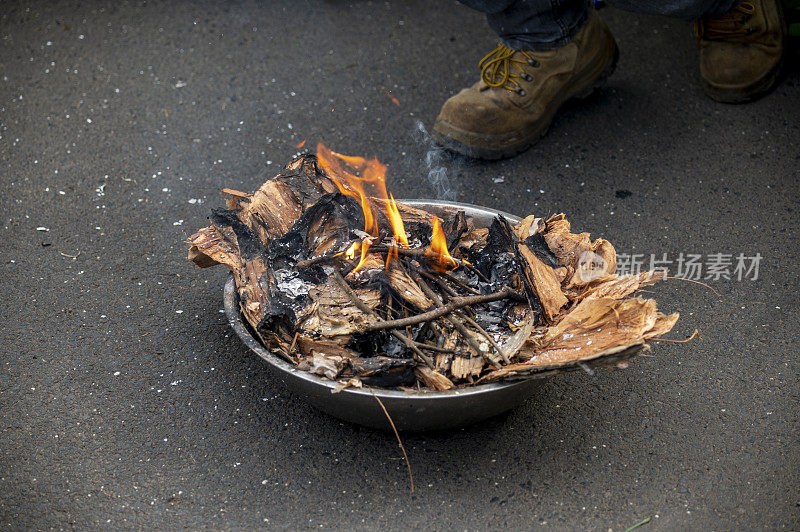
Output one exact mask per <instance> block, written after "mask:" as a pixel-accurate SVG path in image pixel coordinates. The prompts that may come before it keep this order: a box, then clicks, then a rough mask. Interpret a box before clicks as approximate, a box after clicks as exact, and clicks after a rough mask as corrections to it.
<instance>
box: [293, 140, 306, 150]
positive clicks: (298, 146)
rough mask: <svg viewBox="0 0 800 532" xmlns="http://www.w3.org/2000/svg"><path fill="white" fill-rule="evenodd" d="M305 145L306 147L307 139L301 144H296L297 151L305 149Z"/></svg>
mask: <svg viewBox="0 0 800 532" xmlns="http://www.w3.org/2000/svg"><path fill="white" fill-rule="evenodd" d="M305 145H306V139H303V140H302V141H301V142H300V144H295V146H294V147H295V148H297V149H298V150H299V149H300V148H302V147H303V146H305Z"/></svg>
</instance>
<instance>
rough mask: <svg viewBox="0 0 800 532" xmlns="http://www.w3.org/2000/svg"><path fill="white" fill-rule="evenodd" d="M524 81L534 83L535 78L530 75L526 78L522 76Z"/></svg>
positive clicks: (526, 75)
mask: <svg viewBox="0 0 800 532" xmlns="http://www.w3.org/2000/svg"><path fill="white" fill-rule="evenodd" d="M522 79H524V80H525V81H533V76H531V75H530V74H525V75H524V76H522Z"/></svg>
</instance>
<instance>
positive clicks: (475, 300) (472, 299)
mask: <svg viewBox="0 0 800 532" xmlns="http://www.w3.org/2000/svg"><path fill="white" fill-rule="evenodd" d="M509 297H520V294H518V293H517V292H515V291H514V290H512V289H511V288H508V287H505V288H503V289H502V290H500V291H499V292H493V293H491V294H486V295H480V296H465V297H456V298H453V299H451V300H450V301H449V302H448V303H447V304H446V305H444V306H442V307H439V308H435V309H433V310H429V311H428V312H423V313H422V314H417V315H416V316H409V317H408V318H401V319H398V320H387V321H382V322H378V323H373V324H372V325H367V326H365V327H364V328H363V331H364V332H370V331H379V330H381V329H394V328H397V327H405V326H406V325H416V324H418V323H422V322H425V321H431V320H435V319H436V318H441V317H442V316H444V315H446V314H450V313H451V312H453V311H454V310H458V309H460V308H464V307H469V306H471V305H482V304H484V303H491V302H492V301H499V300H501V299H506V298H509Z"/></svg>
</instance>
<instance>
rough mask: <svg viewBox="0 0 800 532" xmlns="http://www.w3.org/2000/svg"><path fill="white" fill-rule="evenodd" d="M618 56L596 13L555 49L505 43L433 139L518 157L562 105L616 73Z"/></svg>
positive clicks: (450, 108) (477, 152)
mask: <svg viewBox="0 0 800 532" xmlns="http://www.w3.org/2000/svg"><path fill="white" fill-rule="evenodd" d="M617 56H618V51H617V44H616V42H614V37H613V36H612V35H611V31H610V30H609V29H608V26H606V24H605V22H603V20H602V19H601V18H600V17H599V16H598V15H597V13H596V12H594V11H593V12H592V14H591V16H590V17H589V21H588V22H587V23H586V25H585V26H584V27H583V29H581V31H580V32H578V34H577V35H576V36H575V37H574V38H573V39H572V40H571V41H570V42H569V43H568V44H567V45H565V46H563V47H561V48H558V49H556V50H550V51H547V52H532V51H523V50H512V49H510V48H508V47H506V46H504V45H502V44H501V45H499V46H498V47H497V48H495V50H494V51H492V52H491V53H490V54H489V55H487V56H486V57H484V58H483V59H482V60H481V61H480V63H479V66H480V68H481V81H479V82H478V83H476V84H475V85H473V86H472V87H469V88H467V89H464V90H462V91H461V92H459V93H458V94H456V95H455V96H453V97H452V98H450V99H449V100H447V101H446V102H445V104H444V106H443V107H442V110H441V111H440V112H439V117H438V118H437V119H436V123H435V124H434V126H433V137H434V139H435V140H436V142H437V143H439V144H441V145H442V146H444V147H446V148H448V149H450V150H453V151H455V152H458V153H462V154H464V155H468V156H470V157H477V158H480V159H500V158H503V157H511V156H513V155H516V154H518V153H520V152H522V151H524V150H526V149H527V148H529V147H530V146H531V145H532V144H534V143H535V142H536V141H537V140H539V138H541V137H542V135H544V134H545V133H546V132H547V128H548V127H549V126H550V123H551V122H552V121H553V116H554V115H555V114H556V111H557V110H558V108H559V107H560V106H561V104H563V103H564V102H565V101H567V100H569V99H570V98H573V97H586V96H588V95H589V94H590V93H591V92H592V90H593V89H594V88H595V87H597V86H598V85H600V84H601V83H602V82H603V81H604V80H605V78H606V77H608V76H609V75H611V73H612V72H613V70H614V66H615V65H616V62H617Z"/></svg>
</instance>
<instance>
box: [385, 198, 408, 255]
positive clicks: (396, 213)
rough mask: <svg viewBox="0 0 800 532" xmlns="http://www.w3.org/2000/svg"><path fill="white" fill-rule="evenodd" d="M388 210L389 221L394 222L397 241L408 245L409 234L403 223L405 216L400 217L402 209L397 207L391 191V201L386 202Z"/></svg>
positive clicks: (393, 228)
mask: <svg viewBox="0 0 800 532" xmlns="http://www.w3.org/2000/svg"><path fill="white" fill-rule="evenodd" d="M386 211H387V213H388V215H389V221H390V222H391V224H392V231H394V239H395V241H397V242H398V243H399V244H401V245H403V246H406V247H408V235H407V234H406V228H405V226H404V225H403V218H401V217H400V210H399V209H398V208H397V203H396V202H395V201H394V196H392V194H391V193H389V202H388V203H387V204H386Z"/></svg>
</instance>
